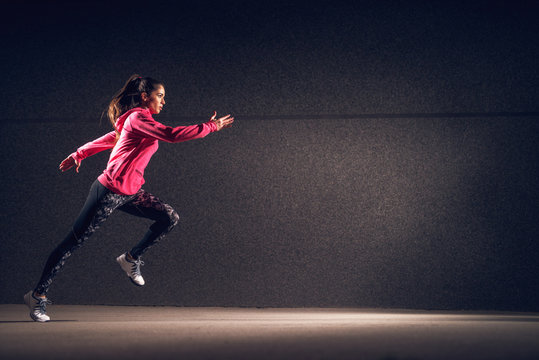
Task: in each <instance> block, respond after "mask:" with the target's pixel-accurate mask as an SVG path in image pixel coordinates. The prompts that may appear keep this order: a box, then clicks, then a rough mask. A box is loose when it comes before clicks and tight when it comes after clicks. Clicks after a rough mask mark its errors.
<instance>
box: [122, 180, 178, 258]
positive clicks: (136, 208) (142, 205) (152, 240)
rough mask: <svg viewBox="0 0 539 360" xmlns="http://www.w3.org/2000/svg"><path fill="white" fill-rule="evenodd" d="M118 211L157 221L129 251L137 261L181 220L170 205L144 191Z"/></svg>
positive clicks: (140, 191)
mask: <svg viewBox="0 0 539 360" xmlns="http://www.w3.org/2000/svg"><path fill="white" fill-rule="evenodd" d="M118 209H119V210H122V211H125V212H127V213H129V214H131V215H135V216H139V217H144V218H147V219H152V220H155V222H154V223H153V224H152V225H151V226H150V228H149V229H148V231H147V232H146V234H145V235H144V237H143V238H142V239H141V240H140V241H139V243H138V244H137V245H135V247H133V248H132V249H131V250H130V251H129V255H131V256H132V257H133V259H135V260H136V259H138V258H139V257H140V256H141V255H142V254H143V253H144V252H145V251H146V250H148V249H149V248H150V247H151V246H153V245H155V244H157V243H158V242H159V241H160V240H161V239H162V238H163V237H164V236H165V235H166V234H168V233H169V232H170V231H171V230H172V229H173V228H174V226H176V224H177V223H178V221H179V219H180V217H179V216H178V213H176V211H175V210H174V209H173V208H172V207H171V206H170V205H168V204H166V203H164V202H163V201H161V200H160V199H159V198H157V197H156V196H154V195H152V194H150V193H149V192H146V191H144V190H142V189H141V190H139V192H138V193H136V194H135V196H134V198H133V199H132V200H130V201H129V202H127V203H125V204H123V205H122V206H120V207H119V208H118Z"/></svg>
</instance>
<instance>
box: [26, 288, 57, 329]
mask: <svg viewBox="0 0 539 360" xmlns="http://www.w3.org/2000/svg"><path fill="white" fill-rule="evenodd" d="M24 302H25V304H26V305H28V308H29V309H30V317H31V318H32V320H34V321H38V322H46V321H49V320H50V319H51V318H50V317H49V316H47V305H48V304H52V303H51V302H50V301H49V299H47V298H40V297H35V296H34V291H33V290H32V291H30V292H28V293H27V294H26V295H24Z"/></svg>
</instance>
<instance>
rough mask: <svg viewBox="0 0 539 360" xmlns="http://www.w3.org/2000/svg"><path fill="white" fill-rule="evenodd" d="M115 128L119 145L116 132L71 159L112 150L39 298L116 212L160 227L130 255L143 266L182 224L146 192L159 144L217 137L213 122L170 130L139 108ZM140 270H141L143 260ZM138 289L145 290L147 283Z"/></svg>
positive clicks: (47, 271)
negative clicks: (149, 169)
mask: <svg viewBox="0 0 539 360" xmlns="http://www.w3.org/2000/svg"><path fill="white" fill-rule="evenodd" d="M115 126H116V130H117V131H118V132H119V133H120V138H119V139H118V141H117V142H116V132H115V131H111V132H109V133H108V134H106V135H104V136H102V137H100V138H98V139H96V140H94V141H91V142H89V143H87V144H85V145H83V146H81V147H80V148H78V149H77V151H76V152H74V153H73V154H71V156H72V157H73V158H74V159H75V160H77V162H80V161H82V160H83V159H85V158H87V157H89V156H92V155H94V154H96V153H98V152H100V151H103V150H107V149H112V152H111V154H110V158H109V161H108V163H107V167H106V169H105V170H104V171H103V173H102V174H101V175H100V176H99V177H98V178H97V180H96V181H95V182H94V183H93V184H92V186H91V188H90V192H89V194H88V198H87V199H86V202H85V204H84V206H83V208H82V210H81V212H80V214H79V216H78V217H77V219H76V220H75V223H74V224H73V227H72V229H71V231H70V232H69V234H67V236H66V237H65V239H64V240H63V241H62V242H61V243H60V244H59V245H58V246H57V247H56V248H55V249H54V250H53V251H52V253H51V254H50V256H49V258H48V260H47V263H46V265H45V268H44V269H43V273H42V275H41V278H40V280H39V282H38V284H37V286H36V287H35V288H34V291H35V292H36V293H37V294H42V295H45V294H47V291H48V290H49V286H50V285H51V283H52V279H53V277H54V275H55V274H56V273H57V272H58V271H59V270H60V269H61V268H62V267H63V265H64V263H65V261H66V260H67V258H69V256H71V254H72V252H73V251H74V250H76V249H77V248H79V247H80V246H81V245H82V244H83V242H84V241H85V240H86V239H88V238H89V237H90V236H91V235H92V234H93V233H94V231H95V230H97V229H98V228H99V226H100V224H101V223H103V222H104V221H105V220H106V219H107V218H108V217H109V216H110V214H111V213H112V212H113V211H114V210H116V209H118V210H121V211H124V212H127V213H129V214H132V215H135V216H139V217H144V218H149V219H152V220H154V221H155V222H154V223H153V224H152V225H151V226H150V228H149V229H148V231H147V232H146V234H145V235H144V236H143V238H142V239H141V240H140V242H139V243H138V244H137V245H135V247H133V248H132V249H131V250H130V251H129V254H131V256H132V257H133V258H134V259H135V260H138V258H139V257H140V256H141V255H142V254H143V253H144V252H145V251H146V250H147V249H148V248H149V247H150V246H152V245H155V244H156V243H157V242H159V240H161V239H162V238H163V237H164V236H165V235H166V234H167V233H168V232H169V231H170V230H172V228H173V227H174V226H175V225H176V224H177V222H178V220H179V216H178V214H177V213H176V211H174V209H173V208H172V207H171V206H170V205H168V204H166V203H164V202H162V201H161V200H160V199H158V198H157V197H155V196H154V195H152V194H150V193H148V192H146V191H144V190H143V189H142V188H141V187H142V185H143V184H144V169H145V168H146V166H147V165H148V162H149V161H150V159H151V157H152V155H153V154H154V153H155V152H156V151H157V148H158V147H159V145H158V142H159V140H162V141H166V142H171V143H176V142H182V141H187V140H192V139H199V138H203V137H205V136H206V135H208V134H209V133H211V132H214V131H217V127H216V125H215V123H214V122H213V121H208V122H206V123H203V124H199V125H191V126H179V127H169V126H165V125H163V124H161V123H159V122H157V121H155V120H154V119H153V117H152V115H151V113H150V111H149V110H148V109H144V108H134V109H131V110H129V111H127V112H126V113H124V114H122V115H121V116H120V117H119V118H118V120H117V121H116V125H115ZM117 261H118V262H119V263H120V265H121V266H122V268H124V265H125V264H124V265H122V262H121V261H123V262H125V261H126V259H125V256H124V258H123V259H120V257H119V258H118V259H117ZM137 264H140V260H139V261H138V263H137ZM137 266H138V265H137ZM124 269H125V268H124ZM128 275H129V274H128ZM138 275H140V272H139V273H138ZM132 280H133V279H132ZM138 285H143V281H142V282H141V283H138ZM28 299H29V300H27V299H26V298H25V301H26V302H27V304H28V306H29V307H30V306H34V307H35V308H36V309H37V308H39V304H37V305H36V304H34V303H32V305H30V303H29V302H32V301H33V300H32V298H30V297H29V298H28ZM36 311H38V310H36ZM43 314H44V312H43ZM31 316H32V318H33V319H34V320H36V319H35V318H34V317H35V316H39V314H37V315H36V314H35V315H32V312H31ZM36 321H41V320H36ZM44 321H47V320H44Z"/></svg>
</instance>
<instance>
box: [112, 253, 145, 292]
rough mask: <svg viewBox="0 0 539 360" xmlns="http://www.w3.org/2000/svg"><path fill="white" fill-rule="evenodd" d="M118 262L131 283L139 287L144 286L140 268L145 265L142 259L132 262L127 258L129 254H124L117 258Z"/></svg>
mask: <svg viewBox="0 0 539 360" xmlns="http://www.w3.org/2000/svg"><path fill="white" fill-rule="evenodd" d="M116 261H117V262H118V264H120V266H121V267H122V270H123V271H125V273H126V274H127V276H129V279H130V280H131V282H132V283H133V284H135V285H137V286H143V285H144V278H143V277H142V274H141V273H140V266H141V265H144V262H143V261H142V260H140V259H138V260H135V261H131V260H129V259H128V258H127V253H126V254H122V255H120V256H118V257H117V258H116Z"/></svg>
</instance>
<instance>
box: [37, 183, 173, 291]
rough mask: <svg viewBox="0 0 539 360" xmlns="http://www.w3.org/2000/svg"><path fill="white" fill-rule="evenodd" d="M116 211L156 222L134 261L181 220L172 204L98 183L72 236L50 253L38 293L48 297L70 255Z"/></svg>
mask: <svg viewBox="0 0 539 360" xmlns="http://www.w3.org/2000/svg"><path fill="white" fill-rule="evenodd" d="M116 209H119V210H122V211H125V212H127V213H129V214H131V215H135V216H140V217H144V218H148V219H152V220H155V222H154V223H153V224H152V225H151V226H150V228H149V229H148V231H147V232H146V234H145V235H144V237H143V238H142V240H141V241H140V242H139V243H138V244H137V245H136V246H135V247H134V248H133V249H131V250H130V251H129V253H130V254H131V256H133V257H134V258H135V259H137V258H138V257H139V256H141V255H142V254H143V253H144V252H145V251H146V250H147V249H148V248H149V247H150V246H152V245H155V244H156V243H157V242H159V241H160V240H161V239H162V238H163V237H164V236H165V235H166V234H167V233H168V232H169V231H170V230H172V228H173V227H174V226H175V225H176V224H177V223H178V220H179V216H178V214H177V213H176V211H174V209H173V208H172V207H171V206H170V205H168V204H165V203H163V202H162V201H161V200H159V199H158V198H157V197H155V196H153V195H152V194H150V193H148V192H146V191H144V190H142V189H140V190H139V191H138V192H137V193H136V194H134V195H119V194H115V193H113V192H112V191H110V190H109V189H107V188H106V187H104V186H103V185H102V184H101V183H100V182H99V181H97V180H96V181H95V182H94V183H93V184H92V187H91V188H90V193H89V194H88V198H87V199H86V203H85V204H84V207H83V208H82V210H81V212H80V214H79V216H78V218H77V219H76V220H75V223H74V224H73V228H72V229H71V231H70V233H69V234H68V235H67V236H66V237H65V239H64V241H62V242H61V243H60V244H59V245H58V246H57V247H56V248H55V249H54V250H53V251H52V253H51V254H50V256H49V258H48V260H47V263H46V265H45V268H44V269H43V273H42V275H41V279H40V280H39V282H38V284H37V286H36V287H35V289H34V291H35V292H36V293H38V294H43V295H45V294H47V291H48V290H49V286H50V285H51V283H52V279H53V277H54V276H55V275H56V273H57V272H58V271H59V270H60V269H61V268H62V267H63V266H64V263H65V261H66V260H67V258H69V257H70V256H71V253H72V252H73V251H74V250H76V249H78V248H79V247H81V245H82V243H83V242H84V241H86V239H88V238H89V237H90V236H91V235H92V234H93V233H94V232H95V231H96V230H97V229H98V228H99V226H100V225H101V223H103V222H104V221H105V220H106V219H107V218H108V217H109V216H110V214H112V212H113V211H114V210H116Z"/></svg>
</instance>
